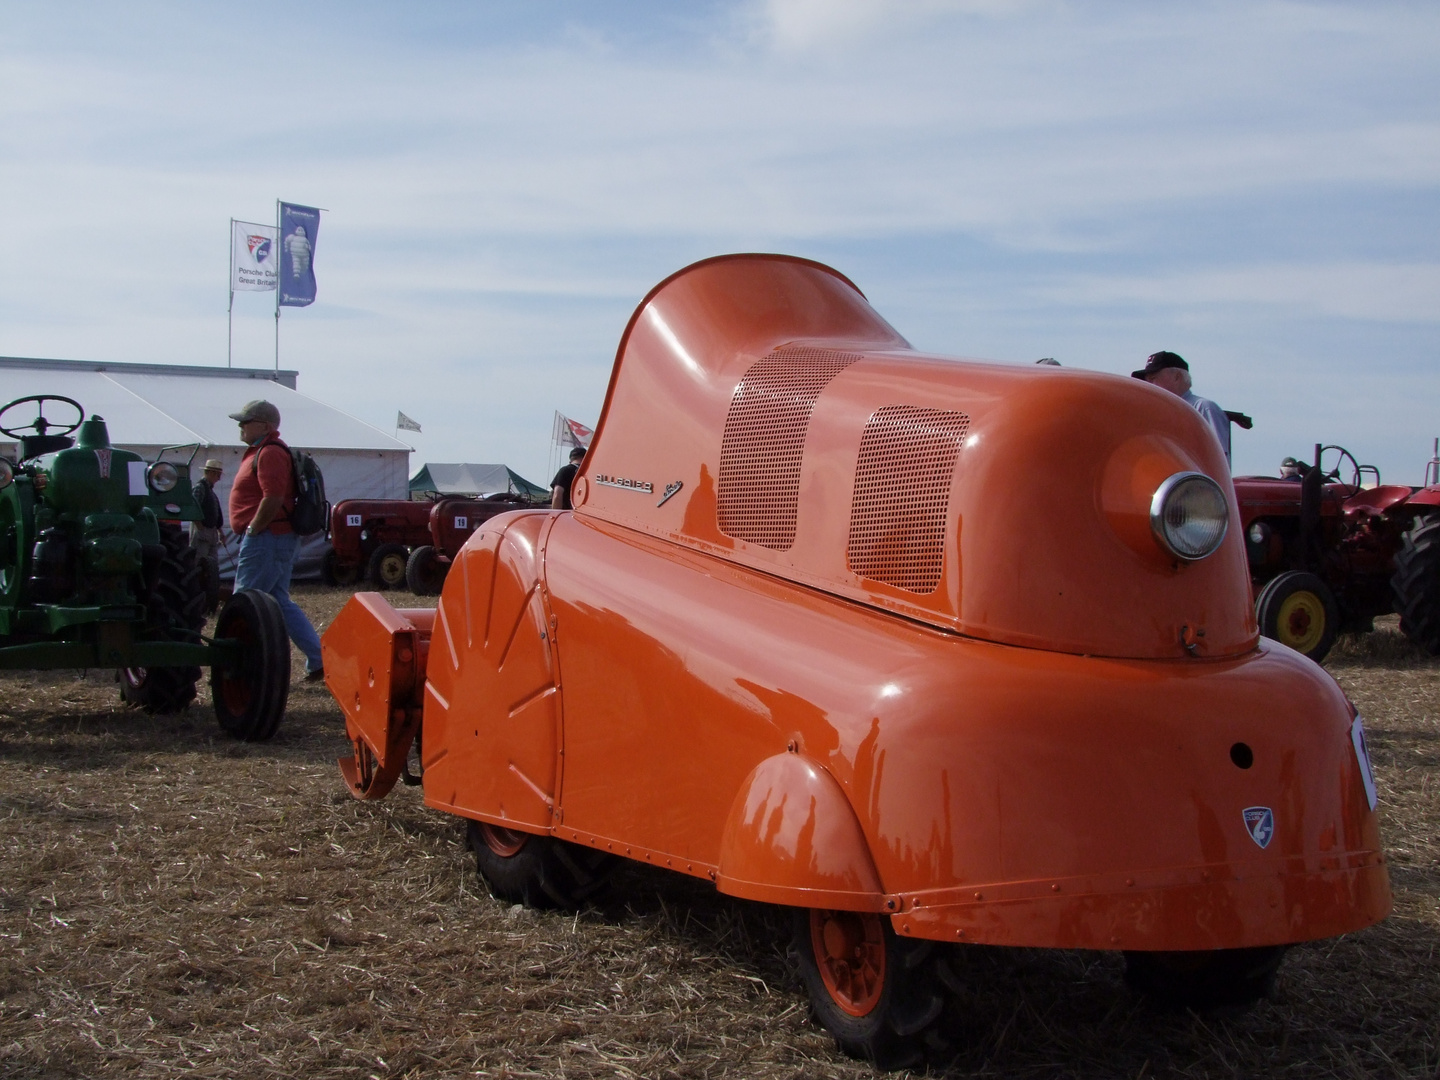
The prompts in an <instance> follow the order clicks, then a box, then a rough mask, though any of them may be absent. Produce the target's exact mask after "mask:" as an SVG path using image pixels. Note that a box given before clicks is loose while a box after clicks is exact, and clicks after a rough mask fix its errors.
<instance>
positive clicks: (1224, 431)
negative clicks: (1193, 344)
mask: <svg viewBox="0 0 1440 1080" xmlns="http://www.w3.org/2000/svg"><path fill="white" fill-rule="evenodd" d="M1130 376H1131V378H1135V379H1144V380H1145V381H1146V382H1148V383H1149V384H1150V385H1151V386H1158V387H1160V389H1161V390H1169V391H1170V393H1172V394H1174V395H1175V396H1176V397H1178V398H1179V399H1180V400H1181V401H1183V402H1185V404H1187V405H1189V406H1190V407H1191V408H1192V409H1194V410H1195V411H1196V412H1198V413H1199V414H1200V415H1201V416H1203V417H1204V418H1205V421H1206V423H1208V424H1209V425H1210V426H1211V428H1213V429H1214V431H1215V437H1216V438H1217V439H1219V440H1220V449H1222V450H1224V451H1225V464H1226V465H1229V464H1230V418H1229V417H1228V416H1226V415H1225V410H1224V409H1222V408H1220V406H1219V405H1216V404H1215V402H1213V401H1211V400H1210V399H1209V398H1203V397H1200V396H1199V395H1198V394H1195V393H1192V392H1191V390H1190V365H1189V364H1187V363H1186V362H1185V360H1184V359H1183V358H1182V357H1180V356H1179V355H1177V354H1175V353H1173V352H1164V351H1161V352H1157V353H1151V354H1150V355H1149V356H1148V357H1147V358H1146V360H1145V366H1144V367H1143V368H1141V369H1140V370H1139V371H1132V372H1131V373H1130Z"/></svg>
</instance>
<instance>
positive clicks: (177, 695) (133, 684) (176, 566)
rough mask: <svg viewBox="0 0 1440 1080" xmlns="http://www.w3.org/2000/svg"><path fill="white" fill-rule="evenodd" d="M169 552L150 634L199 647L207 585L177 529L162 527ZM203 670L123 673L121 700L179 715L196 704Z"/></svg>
mask: <svg viewBox="0 0 1440 1080" xmlns="http://www.w3.org/2000/svg"><path fill="white" fill-rule="evenodd" d="M160 543H161V545H162V546H163V547H164V549H165V555H164V558H163V559H162V560H161V562H160V569H159V575H158V577H157V578H156V580H155V586H154V588H152V589H151V590H150V595H149V596H148V597H147V598H146V620H145V621H146V633H147V634H148V635H150V636H152V637H157V638H159V639H160V640H162V641H178V642H185V643H187V644H198V643H199V642H200V630H201V628H202V627H203V626H204V625H205V582H204V579H203V577H202V574H201V570H200V566H199V565H198V563H197V561H196V558H195V552H194V550H193V549H191V547H190V546H189V544H187V543H186V540H185V534H184V533H182V532H181V531H180V530H179V529H177V528H176V527H175V526H173V525H162V526H161V527H160ZM199 681H200V669H199V668H198V667H194V666H192V665H185V666H183V667H152V668H142V667H132V668H122V669H121V670H120V698H121V700H122V701H124V702H125V703H126V704H127V705H133V706H135V707H137V708H140V709H144V710H145V711H146V712H147V713H161V714H165V713H177V712H180V711H181V710H182V709H184V708H185V707H186V706H188V705H189V704H190V703H191V702H192V701H194V700H195V684H196V683H197V682H199Z"/></svg>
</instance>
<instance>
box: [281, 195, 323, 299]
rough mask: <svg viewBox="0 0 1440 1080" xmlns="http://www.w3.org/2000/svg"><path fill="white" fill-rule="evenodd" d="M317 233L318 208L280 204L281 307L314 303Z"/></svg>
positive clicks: (318, 222)
mask: <svg viewBox="0 0 1440 1080" xmlns="http://www.w3.org/2000/svg"><path fill="white" fill-rule="evenodd" d="M319 235H320V211H319V210H317V209H316V208H315V207H313V206H297V205H296V204H295V203H286V202H282V203H281V204H280V241H279V243H280V300H279V306H280V307H308V306H309V305H310V304H313V303H314V302H315V240H316V238H317V237H318V236H319Z"/></svg>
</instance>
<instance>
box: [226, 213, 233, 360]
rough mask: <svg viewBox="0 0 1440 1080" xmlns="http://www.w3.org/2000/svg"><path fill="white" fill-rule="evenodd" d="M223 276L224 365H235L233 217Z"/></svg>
mask: <svg viewBox="0 0 1440 1080" xmlns="http://www.w3.org/2000/svg"><path fill="white" fill-rule="evenodd" d="M225 276H226V277H228V278H229V279H230V313H229V315H228V316H227V317H226V321H227V322H228V324H229V325H228V326H227V327H226V329H225V366H226V367H227V368H228V367H233V366H234V365H235V219H234V218H233V217H232V218H231V219H230V265H229V267H228V268H227V269H226V271H225Z"/></svg>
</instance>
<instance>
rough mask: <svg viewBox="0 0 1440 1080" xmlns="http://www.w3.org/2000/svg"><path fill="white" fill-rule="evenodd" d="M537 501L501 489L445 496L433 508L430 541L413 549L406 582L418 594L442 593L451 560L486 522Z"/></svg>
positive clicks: (431, 511) (533, 505)
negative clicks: (475, 495)
mask: <svg viewBox="0 0 1440 1080" xmlns="http://www.w3.org/2000/svg"><path fill="white" fill-rule="evenodd" d="M535 505H536V503H534V502H533V501H532V500H530V499H528V498H526V497H525V496H524V495H516V494H514V493H513V492H501V493H500V494H498V495H489V496H486V497H485V498H483V499H467V498H464V497H457V496H452V497H450V498H445V499H441V500H440V501H439V502H437V503H435V504H434V505H433V506H432V507H431V509H430V535H429V537H428V538H427V539H429V541H430V542H429V543H428V544H422V545H420V546H419V547H417V548H415V549H414V550H413V551H411V552H410V559H409V562H408V563H407V564H406V567H405V582H406V584H408V585H409V586H410V591H411V592H413V593H414V594H415V595H416V596H438V595H440V587H441V586H442V585H444V584H445V575H446V574H448V573H449V572H450V563H451V562H452V561H453V560H454V558H455V556H456V555H458V554H459V553H460V549H461V548H462V547H463V546H464V545H465V541H466V540H469V539H470V534H471V533H473V532H474V531H475V530H476V529H478V528H479V527H480V525H481V523H482V522H486V521H489V520H490V519H491V518H492V517H494V516H495V515H496V514H503V513H505V512H506V511H508V510H528V509H533V508H534V507H535Z"/></svg>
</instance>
